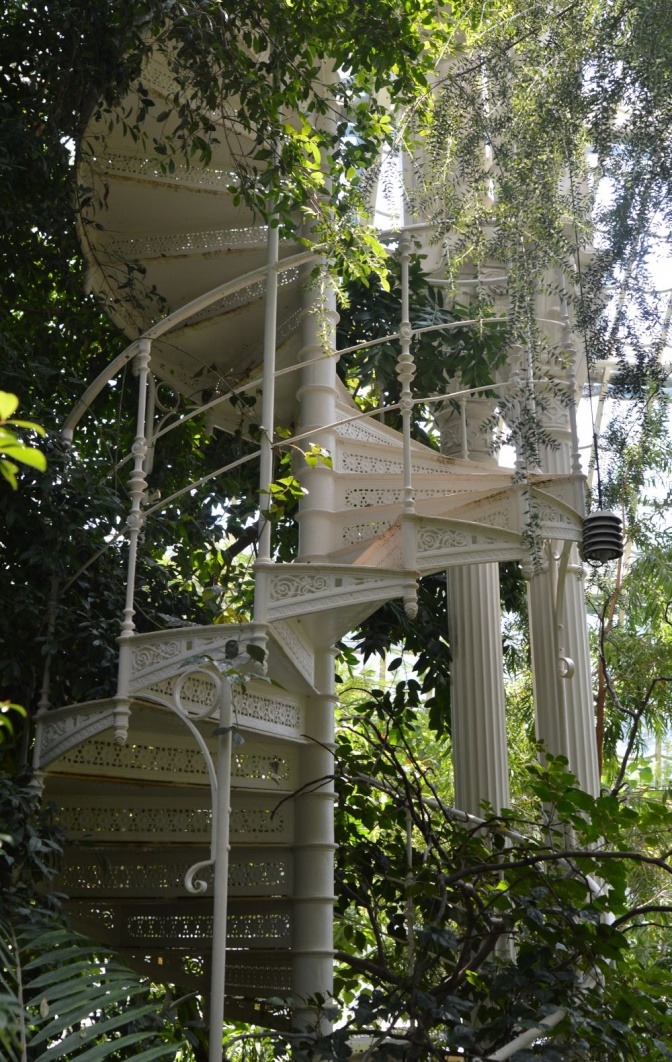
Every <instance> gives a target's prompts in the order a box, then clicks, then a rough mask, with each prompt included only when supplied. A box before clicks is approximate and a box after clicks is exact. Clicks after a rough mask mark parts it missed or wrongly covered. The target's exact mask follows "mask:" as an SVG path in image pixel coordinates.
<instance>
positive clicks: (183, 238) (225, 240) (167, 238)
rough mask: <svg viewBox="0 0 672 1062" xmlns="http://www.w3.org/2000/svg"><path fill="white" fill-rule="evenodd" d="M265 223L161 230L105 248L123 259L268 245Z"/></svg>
mask: <svg viewBox="0 0 672 1062" xmlns="http://www.w3.org/2000/svg"><path fill="white" fill-rule="evenodd" d="M267 231H268V230H267V229H266V226H265V225H253V226H250V227H249V228H239V229H211V230H210V231H206V232H178V233H159V234H157V235H152V236H131V237H127V238H126V239H123V240H122V239H112V240H109V241H108V242H107V243H106V245H105V248H106V250H107V251H108V252H109V253H110V254H114V255H118V256H119V257H120V258H122V259H123V260H124V261H125V260H126V259H128V258H136V259H137V258H158V257H162V258H163V257H165V256H169V257H171V256H174V255H186V254H212V253H213V252H216V251H223V250H227V251H228V250H232V249H234V248H241V249H245V248H249V247H265V246H266V239H267Z"/></svg>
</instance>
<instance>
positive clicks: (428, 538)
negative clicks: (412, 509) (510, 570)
mask: <svg viewBox="0 0 672 1062" xmlns="http://www.w3.org/2000/svg"><path fill="white" fill-rule="evenodd" d="M473 537H474V536H473V535H467V534H466V533H465V532H464V531H453V530H452V529H451V528H442V527H421V528H420V530H419V531H418V534H417V544H418V550H419V551H420V552H421V553H437V552H438V551H439V550H444V549H459V548H461V547H464V546H468V545H471V544H472V542H471V540H472V539H473ZM491 541H493V542H494V541H495V540H494V539H492V540H491Z"/></svg>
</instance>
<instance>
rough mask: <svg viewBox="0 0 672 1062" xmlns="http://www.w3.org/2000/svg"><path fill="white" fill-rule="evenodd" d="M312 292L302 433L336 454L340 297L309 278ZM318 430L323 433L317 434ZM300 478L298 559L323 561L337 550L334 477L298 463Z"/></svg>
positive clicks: (306, 321) (307, 297)
mask: <svg viewBox="0 0 672 1062" xmlns="http://www.w3.org/2000/svg"><path fill="white" fill-rule="evenodd" d="M306 283H307V284H308V288H307V290H306V292H305V294H304V297H303V320H302V340H303V345H302V347H301V352H300V360H301V362H302V363H303V368H302V369H301V385H300V387H299V390H298V392H297V398H298V399H299V431H300V432H311V433H312V434H311V435H310V436H309V437H308V438H307V439H306V440H305V441H304V442H303V444H302V445H303V447H304V449H309V447H310V444H311V443H315V444H317V445H318V446H321V447H322V448H323V449H324V450H326V451H327V453H329V454H330V455H333V453H334V446H335V436H334V430H333V427H332V425H333V424H334V421H335V418H336V383H337V381H336V361H337V359H336V356H335V354H334V353H333V351H334V348H335V331H336V323H337V321H338V314H337V313H336V296H335V292H334V289H333V285H332V284H331V282H330V280H329V279H328V278H327V277H326V276H325V277H324V286H323V287H321V288H318V287H317V286H316V282H315V281H314V280H311V279H309V278H308V277H306ZM316 429H319V430H316ZM295 469H296V472H295V474H296V477H297V479H298V480H299V481H300V482H301V486H303V487H305V488H306V490H307V491H308V493H307V495H306V496H305V497H304V498H303V499H302V501H301V505H300V507H299V517H298V523H299V560H301V561H312V560H315V561H319V560H324V558H325V555H327V554H329V553H331V552H332V550H333V549H334V548H335V544H334V542H333V536H334V518H333V512H334V475H333V472H332V470H331V469H330V468H329V467H327V465H325V464H322V463H320V462H318V463H317V464H316V465H315V466H314V467H309V466H308V465H305V464H303V463H302V462H301V458H299V459H298V461H297V463H296V466H295Z"/></svg>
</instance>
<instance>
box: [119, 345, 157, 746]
mask: <svg viewBox="0 0 672 1062" xmlns="http://www.w3.org/2000/svg"><path fill="white" fill-rule="evenodd" d="M151 346H152V345H151V341H150V340H149V339H140V340H138V353H137V355H136V366H137V373H138V412H137V419H136V429H135V441H134V443H133V446H132V449H131V452H132V454H133V471H132V472H131V475H130V477H129V480H128V491H129V494H130V497H131V511H130V513H129V514H128V517H127V520H126V526H127V528H128V564H127V569H126V602H125V605H124V613H123V619H122V623H121V635H120V638H119V674H118V679H117V694H116V698H115V701H116V705H115V713H114V740H115V742H116V743H117V744H121V745H123V744H124V742H125V741H126V737H127V734H128V717H129V715H130V700H129V697H128V683H129V677H130V652H129V650H130V646H129V644H128V643H129V641H130V639H131V638H132V637H133V632H134V630H135V623H134V622H133V616H134V614H135V608H134V600H135V573H136V568H137V561H138V540H139V538H140V531H141V530H142V524H143V520H144V517H143V513H142V503H143V501H144V499H145V493H146V490H147V477H146V474H145V458H146V456H147V436H146V431H147V424H146V419H147V390H148V383H149V363H150V360H151Z"/></svg>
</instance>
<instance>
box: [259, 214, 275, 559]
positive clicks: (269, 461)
mask: <svg viewBox="0 0 672 1062" xmlns="http://www.w3.org/2000/svg"><path fill="white" fill-rule="evenodd" d="M279 247H280V240H279V233H278V229H277V228H272V227H271V226H270V225H269V227H268V242H267V258H266V305H265V309H264V365H263V372H262V393H261V459H260V467H259V492H260V494H259V508H260V510H261V511H262V512H263V510H264V509H268V507H269V505H270V501H271V499H270V495H269V493H268V492H269V489H270V486H271V483H272V482H273V429H274V424H273V419H274V416H275V344H276V334H277V315H278V270H277V264H278V254H279ZM270 559H271V522H270V520H263V518H262V526H261V535H260V537H259V560H260V561H269V560H270Z"/></svg>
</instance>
